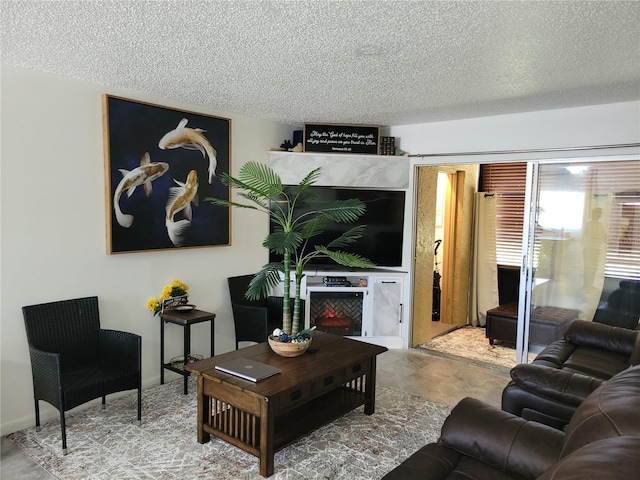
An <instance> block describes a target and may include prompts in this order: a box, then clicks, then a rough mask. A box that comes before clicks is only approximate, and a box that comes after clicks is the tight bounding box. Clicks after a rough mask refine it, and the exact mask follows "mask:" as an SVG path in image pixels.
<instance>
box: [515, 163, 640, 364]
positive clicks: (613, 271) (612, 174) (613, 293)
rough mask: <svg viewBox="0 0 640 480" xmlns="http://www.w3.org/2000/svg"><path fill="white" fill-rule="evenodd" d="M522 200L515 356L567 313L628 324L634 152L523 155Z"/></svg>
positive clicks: (553, 330)
mask: <svg viewBox="0 0 640 480" xmlns="http://www.w3.org/2000/svg"><path fill="white" fill-rule="evenodd" d="M525 202H526V205H529V206H530V207H529V208H528V209H527V208H525V212H526V213H525V228H524V235H523V265H522V266H523V268H522V271H521V282H520V296H519V299H520V305H519V315H518V318H519V323H518V345H517V347H518V348H517V356H518V361H519V362H527V361H528V360H529V359H530V358H531V356H530V355H529V353H531V354H535V353H537V352H539V351H540V350H541V349H542V348H544V346H546V345H548V344H550V343H552V342H553V341H555V340H556V339H559V338H562V333H563V331H564V330H565V329H566V327H567V326H568V325H569V324H570V323H571V322H572V321H573V320H575V319H581V320H587V321H597V322H600V323H606V324H610V325H616V326H620V327H624V328H635V327H636V326H637V324H638V317H639V315H640V159H639V158H638V157H637V156H636V157H631V158H624V157H622V158H621V157H617V158H616V157H609V158H605V157H602V158H584V159H571V160H567V161H558V160H553V161H552V160H549V161H544V162H543V161H539V162H538V161H533V162H529V163H528V169H527V195H526V200H525ZM527 210H528V211H527Z"/></svg>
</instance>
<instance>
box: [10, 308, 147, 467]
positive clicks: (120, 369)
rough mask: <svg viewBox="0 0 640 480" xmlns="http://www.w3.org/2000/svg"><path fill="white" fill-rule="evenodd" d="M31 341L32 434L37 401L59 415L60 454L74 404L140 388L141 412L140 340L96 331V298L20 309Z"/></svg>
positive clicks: (64, 442) (38, 422)
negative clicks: (33, 405)
mask: <svg viewBox="0 0 640 480" xmlns="http://www.w3.org/2000/svg"><path fill="white" fill-rule="evenodd" d="M22 313H23V316H24V323H25V327H26V330H27V341H28V342H29V353H30V356H31V370H32V375H33V396H34V399H35V410H36V411H35V414H36V429H37V430H40V406H39V401H40V400H44V401H45V402H48V403H50V404H51V405H53V406H54V407H55V408H57V409H58V410H59V411H60V426H61V429H62V451H63V453H64V454H65V455H66V453H67V436H66V427H65V418H64V413H65V412H66V411H67V410H70V409H72V408H74V407H77V406H78V405H82V404H83V403H86V402H88V401H90V400H93V399H95V398H98V397H102V408H105V403H106V398H105V396H106V395H108V394H110V393H115V392H121V391H124V390H132V389H138V424H140V422H141V419H142V417H141V410H142V388H141V386H142V374H141V361H142V356H141V353H142V348H141V344H142V341H141V337H140V336H139V335H134V334H132V333H127V332H121V331H117V330H103V329H101V328H100V316H99V312H98V297H86V298H76V299H72V300H62V301H58V302H52V303H43V304H39V305H30V306H26V307H22Z"/></svg>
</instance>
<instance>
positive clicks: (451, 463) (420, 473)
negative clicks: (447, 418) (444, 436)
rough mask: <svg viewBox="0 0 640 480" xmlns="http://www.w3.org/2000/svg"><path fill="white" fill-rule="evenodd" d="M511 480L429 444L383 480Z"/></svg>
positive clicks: (511, 478)
mask: <svg viewBox="0 0 640 480" xmlns="http://www.w3.org/2000/svg"><path fill="white" fill-rule="evenodd" d="M425 478H428V479H429V480H457V479H459V480H513V477H512V476H511V475H508V474H506V473H503V472H500V471H499V470H496V469H495V468H493V467H491V466H490V465H487V464H486V463H483V462H481V461H479V460H476V459H473V458H470V457H467V456H465V455H462V454H460V453H458V452H456V451H455V450H453V449H451V448H447V447H445V446H444V445H442V444H440V443H430V444H429V445H425V446H424V447H422V448H421V449H420V450H418V451H417V452H415V453H414V454H413V455H411V456H410V457H409V458H407V459H406V460H405V461H403V462H402V463H401V464H400V465H398V466H397V467H396V468H394V469H393V470H391V471H390V472H389V473H387V474H386V475H385V476H384V477H383V480H424V479H425Z"/></svg>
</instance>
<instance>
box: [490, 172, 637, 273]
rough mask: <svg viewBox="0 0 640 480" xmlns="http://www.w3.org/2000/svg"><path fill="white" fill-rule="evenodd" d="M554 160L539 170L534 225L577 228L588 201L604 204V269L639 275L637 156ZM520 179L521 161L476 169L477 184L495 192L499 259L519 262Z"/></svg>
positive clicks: (587, 210) (586, 215)
mask: <svg viewBox="0 0 640 480" xmlns="http://www.w3.org/2000/svg"><path fill="white" fill-rule="evenodd" d="M556 166H557V167H558V168H553V169H542V171H541V177H540V179H539V183H540V188H541V190H542V192H541V195H540V199H541V201H540V203H539V205H538V207H539V211H538V218H537V220H538V227H540V228H544V229H550V230H553V229H562V230H563V231H564V232H580V230H582V229H583V228H585V225H586V224H587V222H588V221H589V220H590V215H591V213H590V212H591V211H592V207H594V206H604V212H603V213H604V214H605V216H604V218H607V219H608V221H607V225H606V231H607V252H606V262H605V275H606V276H611V277H623V278H640V161H636V160H634V161H617V162H590V163H583V164H567V165H564V166H563V165H560V164H558V165H556ZM542 172H548V174H545V173H542ZM563 172H564V174H563ZM525 182H526V163H500V164H488V165H483V166H482V167H481V170H480V188H481V190H482V191H484V192H487V193H493V194H495V195H496V255H497V260H498V263H499V264H500V265H512V266H520V264H521V258H522V229H523V218H524V195H525V188H526V185H525ZM601 210H602V208H601Z"/></svg>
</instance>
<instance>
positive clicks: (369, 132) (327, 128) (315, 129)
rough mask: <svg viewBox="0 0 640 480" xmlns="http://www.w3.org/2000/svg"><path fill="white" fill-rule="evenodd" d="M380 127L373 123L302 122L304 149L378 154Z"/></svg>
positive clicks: (309, 150) (307, 150) (308, 150)
mask: <svg viewBox="0 0 640 480" xmlns="http://www.w3.org/2000/svg"><path fill="white" fill-rule="evenodd" d="M379 144H380V128H379V127H378V126H375V125H339V124H322V123H305V124H304V151H305V152H326V153H365V154H371V155H377V154H378V146H379Z"/></svg>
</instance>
